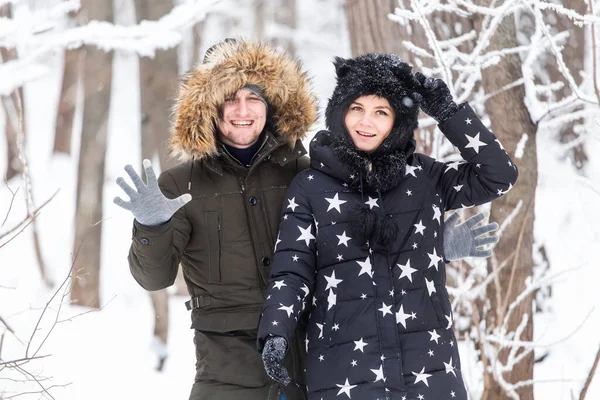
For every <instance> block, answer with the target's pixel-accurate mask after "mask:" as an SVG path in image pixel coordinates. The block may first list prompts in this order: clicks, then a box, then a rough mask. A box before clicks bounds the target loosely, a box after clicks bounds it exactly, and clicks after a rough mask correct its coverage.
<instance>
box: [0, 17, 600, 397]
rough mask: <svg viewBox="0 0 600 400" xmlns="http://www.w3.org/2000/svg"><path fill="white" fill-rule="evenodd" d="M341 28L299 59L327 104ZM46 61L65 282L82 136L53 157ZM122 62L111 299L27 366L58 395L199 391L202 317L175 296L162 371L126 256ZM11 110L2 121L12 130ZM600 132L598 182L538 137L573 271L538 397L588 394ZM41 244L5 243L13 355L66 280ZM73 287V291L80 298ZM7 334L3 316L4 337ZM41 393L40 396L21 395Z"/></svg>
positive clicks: (599, 136) (125, 73)
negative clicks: (197, 337) (194, 318)
mask: <svg viewBox="0 0 600 400" xmlns="http://www.w3.org/2000/svg"><path fill="white" fill-rule="evenodd" d="M306 12H307V13H308V11H306ZM340 26H343V25H340ZM241 33H242V34H243V32H241ZM330 34H331V33H330ZM334 36H335V35H334ZM328 37H329V36H328ZM332 37H333V36H332ZM336 37H337V38H338V41H337V42H335V41H320V42H317V41H314V42H313V43H312V44H311V47H306V48H300V49H299V56H300V58H301V59H303V60H304V64H305V66H306V67H307V68H309V70H310V72H311V74H312V75H313V76H315V79H314V86H315V89H316V91H317V93H318V94H319V96H320V98H321V105H322V106H324V105H325V103H326V101H327V97H328V96H329V94H330V93H331V90H332V89H333V85H334V78H333V76H334V73H333V72H334V71H333V67H332V65H331V60H332V59H333V56H334V55H341V56H347V55H348V53H349V48H348V43H347V38H346V37H345V36H344V34H343V32H340V35H337V36H336ZM214 40H217V38H215V39H214ZM208 41H209V42H210V40H208ZM45 62H46V63H47V64H48V65H53V66H55V67H56V68H52V71H53V72H52V73H51V74H49V75H47V76H45V77H44V78H43V79H39V80H37V81H35V82H32V83H30V84H28V85H27V86H26V87H25V98H24V101H25V105H26V110H27V114H26V117H27V134H28V139H27V154H28V158H29V162H30V169H31V171H30V172H31V177H32V180H33V185H34V196H35V200H36V203H37V204H38V205H39V204H41V203H42V202H43V201H44V200H46V199H47V198H48V197H49V196H51V195H52V194H53V193H54V192H55V191H56V190H57V189H60V191H59V193H58V195H57V196H56V198H55V199H54V200H53V201H52V202H51V203H50V204H48V206H47V207H46V208H44V209H43V211H42V213H41V215H40V216H39V218H38V226H39V234H40V237H41V239H42V251H43V255H44V259H45V261H46V264H47V266H48V270H49V275H50V277H51V278H52V279H53V281H54V282H55V283H57V285H58V284H60V283H61V282H62V281H63V280H64V279H65V278H66V276H67V274H68V271H69V268H70V265H71V257H72V252H73V249H72V247H73V224H74V220H73V216H74V201H75V188H76V180H75V179H76V176H75V175H76V171H77V156H76V154H77V151H76V150H77V148H78V143H77V141H75V142H74V143H73V148H74V149H75V151H74V152H73V154H75V156H74V157H72V158H68V157H58V158H56V157H55V158H53V157H52V154H51V153H52V152H51V149H52V140H53V133H54V124H55V121H54V119H55V109H56V102H57V98H58V94H59V90H60V66H61V56H60V55H54V56H52V57H48V59H47V60H45ZM114 71H115V74H114V81H113V96H112V103H111V114H110V121H109V142H108V153H107V164H106V182H105V189H104V199H105V201H104V218H105V219H104V221H103V222H102V229H103V237H102V240H103V252H102V269H101V303H102V305H103V308H102V309H101V310H99V311H92V312H88V310H86V309H81V308H80V307H73V306H69V305H66V304H65V305H63V306H62V308H61V310H60V313H59V315H58V320H59V321H60V322H59V323H58V324H56V326H55V327H54V330H53V331H52V333H51V334H50V335H49V337H48V340H47V341H45V342H44V343H43V346H42V349H41V350H40V351H39V353H38V354H37V356H45V355H48V357H46V358H43V359H41V360H37V361H34V362H32V363H30V364H28V368H27V369H28V371H30V372H35V373H36V375H39V376H45V377H49V378H50V380H49V381H46V382H45V386H46V387H49V386H52V385H67V386H65V387H55V388H53V389H52V391H51V393H52V394H53V396H54V398H56V399H61V400H71V399H72V400H80V399H86V400H96V399H98V400H100V399H102V400H104V399H107V398H109V399H128V398H146V399H163V398H172V399H182V398H187V396H188V393H189V390H190V388H191V384H192V382H193V377H194V362H195V358H194V349H193V344H192V332H191V330H190V329H189V325H190V321H189V313H188V312H187V311H186V310H185V307H184V305H183V302H184V301H185V300H187V299H186V298H183V297H178V296H171V298H170V316H169V318H170V331H169V343H168V354H169V357H168V359H167V362H166V365H165V368H164V370H163V372H161V373H158V372H156V371H155V366H156V356H155V353H154V350H153V343H152V327H153V318H154V316H153V311H152V307H151V303H150V298H149V296H148V295H147V293H146V292H145V291H144V290H143V289H141V288H140V287H139V286H138V285H137V284H136V283H135V281H134V280H133V278H132V277H131V275H130V273H129V270H128V265H127V260H126V256H127V251H128V247H129V243H130V232H131V221H132V218H131V216H130V215H129V213H128V212H126V211H124V210H122V209H120V208H118V207H117V206H115V205H114V204H113V203H112V198H113V197H114V196H115V195H117V194H119V192H120V188H119V187H118V186H117V185H116V184H115V179H116V178H117V176H120V175H123V169H122V168H123V166H124V165H125V164H128V163H131V164H132V165H134V166H138V165H140V151H139V145H138V143H139V126H138V125H137V119H138V118H137V116H136V114H137V112H138V111H137V110H138V109H139V98H138V97H137V83H136V82H137V58H136V57H135V56H132V55H128V54H123V53H117V54H116V56H115V61H114ZM0 114H1V113H0ZM1 118H3V117H2V116H0V126H3V121H2V119H1ZM599 132H600V126H597V125H596V126H593V125H591V126H590V133H589V137H588V140H587V145H588V154H589V155H590V162H589V166H588V170H587V176H588V177H590V178H589V180H588V178H581V177H579V175H577V173H575V172H574V170H573V168H572V167H571V166H569V165H568V163H565V162H564V161H560V160H559V159H558V157H557V156H556V153H557V150H556V145H555V143H554V142H553V141H552V140H550V139H549V138H547V137H542V136H540V137H538V160H539V184H538V189H537V198H536V219H535V234H536V239H537V241H538V242H542V243H544V244H545V247H546V250H547V253H548V258H549V261H550V264H551V269H552V273H558V272H560V271H564V272H565V273H564V274H563V275H560V276H559V277H557V278H556V281H555V283H554V285H553V288H552V300H551V303H550V306H551V307H550V308H551V312H550V313H547V314H544V315H539V316H536V325H535V336H536V342H537V343H539V347H538V348H536V355H537V356H541V355H543V354H545V353H548V356H547V357H546V358H545V360H544V361H543V362H542V363H538V364H536V368H535V379H536V381H538V383H536V385H535V393H536V398H539V399H544V400H546V399H552V400H562V399H565V400H567V399H571V392H573V393H574V394H575V397H578V396H579V391H580V389H581V387H582V385H583V381H584V379H585V377H586V376H587V373H588V370H589V368H590V367H591V365H592V361H593V358H594V356H595V354H596V351H597V350H598V348H599V346H600V333H599V332H600V295H599V294H598V282H600V266H599V265H598V262H597V260H596V259H597V251H598V249H599V248H600V247H599V246H600V208H599V207H597V204H599V200H600V158H599V157H598V156H597V155H598V154H600V133H599ZM75 136H76V135H75ZM5 150H6V149H5V143H4V142H3V141H0V169H1V170H4V169H5V164H6V156H5V154H6V152H5ZM524 157H527V155H526V154H525V155H524ZM8 187H10V188H11V189H12V190H13V191H14V190H16V189H17V188H19V192H18V194H17V196H16V198H15V202H14V204H13V205H12V209H11V211H10V214H9V215H8V220H7V221H6V222H5V223H4V225H3V227H2V228H0V232H3V231H4V230H5V229H7V228H8V227H11V226H14V225H15V224H16V223H17V222H18V221H20V220H21V219H22V218H23V217H24V215H25V205H24V187H23V184H22V182H21V180H20V179H13V180H12V181H11V182H9V183H8ZM8 187H7V186H6V185H4V184H2V185H1V187H0V219H1V220H4V216H5V215H6V213H7V211H8V209H9V202H10V199H11V194H10V191H9V189H8ZM32 243H33V242H32V234H31V229H30V228H28V229H26V230H25V231H24V232H23V234H21V235H20V236H18V237H17V238H16V239H15V240H14V241H12V242H11V243H10V244H9V245H7V246H5V247H3V248H1V249H0V317H2V318H4V320H6V321H7V322H8V323H9V324H10V327H11V328H12V329H14V331H15V332H16V337H17V338H18V340H17V339H15V337H14V336H13V335H11V334H9V333H8V332H5V335H4V342H3V346H2V349H1V350H2V351H1V353H0V354H1V357H2V358H3V359H4V360H10V359H15V358H20V357H23V356H24V354H25V353H24V352H25V348H26V346H27V343H28V341H29V340H30V337H31V335H32V332H33V329H34V327H35V324H36V322H37V320H38V318H39V316H40V313H41V310H42V309H43V307H44V305H45V304H46V302H47V301H48V300H49V299H50V298H51V296H52V294H53V293H54V291H55V290H56V287H55V288H52V289H48V288H46V287H44V285H43V284H42V283H41V280H40V274H39V270H38V266H37V262H36V258H35V253H34V251H33V244H32ZM62 293H63V292H62V291H61V292H60V293H59V294H60V295H62ZM66 296H67V298H66V300H68V294H67V295H66ZM59 302H60V298H58V299H55V300H54V301H53V302H52V304H51V306H50V308H49V310H48V311H47V314H46V316H45V317H44V319H43V321H42V324H41V326H40V329H39V330H38V331H37V332H36V333H35V337H34V340H33V342H32V345H31V350H30V353H29V355H32V354H33V351H34V350H35V349H37V347H38V346H39V345H40V343H41V341H42V340H43V339H44V338H45V337H46V334H47V333H48V329H49V328H50V327H51V326H52V325H53V322H54V320H55V318H56V315H57V310H58V304H59ZM65 302H66V301H65ZM3 331H4V328H3V327H2V325H0V335H1V334H2V332H3ZM464 356H466V354H465V355H464ZM464 356H463V358H464ZM470 364H472V362H470V361H467V360H463V366H464V367H465V369H466V371H465V374H467V375H469V374H470V373H471V374H472V375H471V376H469V377H468V379H467V381H468V382H474V381H475V379H476V376H474V374H475V373H474V372H472V371H470V370H469V368H468V366H469V365H470ZM596 375H597V376H596V379H595V381H594V382H593V383H592V386H591V388H590V391H589V393H588V397H587V398H588V399H600V376H598V375H600V372H597V374H596ZM9 378H12V379H21V380H22V379H24V377H23V376H22V375H20V374H18V373H16V372H8V371H6V370H0V393H2V392H3V391H5V390H6V393H5V396H10V395H11V394H15V393H18V392H23V391H32V390H33V391H35V390H39V389H36V386H35V385H31V384H29V385H24V384H20V383H18V382H16V381H13V380H10V379H9ZM117 388H118V389H117ZM29 398H31V399H34V398H40V396H39V395H34V394H32V395H23V396H20V397H19V399H29Z"/></svg>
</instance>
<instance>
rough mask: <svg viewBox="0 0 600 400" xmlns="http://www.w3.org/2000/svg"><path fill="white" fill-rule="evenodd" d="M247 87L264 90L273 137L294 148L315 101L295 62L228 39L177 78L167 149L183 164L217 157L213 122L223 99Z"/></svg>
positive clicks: (308, 124)
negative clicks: (256, 87) (192, 160)
mask: <svg viewBox="0 0 600 400" xmlns="http://www.w3.org/2000/svg"><path fill="white" fill-rule="evenodd" d="M246 85H256V86H258V87H260V88H261V89H263V90H264V93H263V97H264V98H265V100H266V101H267V103H268V105H269V117H270V121H268V122H267V124H269V122H271V123H272V125H273V126H272V130H273V134H274V135H275V137H277V138H278V139H279V140H281V141H283V142H285V143H287V144H288V145H289V146H290V147H291V148H294V146H295V143H296V141H297V140H299V139H303V138H304V137H305V135H306V132H307V131H308V130H309V129H310V127H311V126H312V125H313V123H314V122H315V121H316V119H317V107H318V105H317V99H316V97H315V96H314V95H313V93H312V92H311V87H310V86H311V83H310V79H309V78H308V76H307V74H306V72H304V71H302V66H301V64H300V62H299V61H298V60H295V59H293V58H291V57H290V56H289V55H288V54H286V53H283V52H280V51H278V50H276V49H273V48H271V47H269V46H268V45H266V44H263V43H258V42H248V41H241V40H239V41H226V42H222V43H219V44H218V45H216V46H214V48H213V49H212V50H211V52H210V54H207V56H206V59H205V62H204V63H202V64H198V65H197V66H196V67H195V68H194V69H193V70H191V71H190V72H188V73H187V74H186V75H185V76H184V77H183V79H182V80H181V83H180V86H179V94H178V98H177V101H176V103H175V106H174V110H173V111H174V115H175V121H174V124H173V128H172V132H171V139H170V147H171V152H172V154H173V155H174V156H176V157H177V158H179V160H181V161H187V160H190V159H192V158H194V159H203V158H205V157H210V156H213V155H216V154H217V152H218V151H217V139H216V136H215V126H216V125H215V122H216V121H217V119H218V118H219V109H220V107H221V105H222V104H223V103H224V101H225V99H226V98H227V97H229V96H231V95H232V94H234V93H236V92H237V91H238V90H239V89H240V88H242V87H244V86H246Z"/></svg>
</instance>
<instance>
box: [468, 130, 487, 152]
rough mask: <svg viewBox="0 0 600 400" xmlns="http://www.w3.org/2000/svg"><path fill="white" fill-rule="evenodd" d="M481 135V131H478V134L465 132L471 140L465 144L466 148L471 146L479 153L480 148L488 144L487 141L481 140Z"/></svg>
mask: <svg viewBox="0 0 600 400" xmlns="http://www.w3.org/2000/svg"><path fill="white" fill-rule="evenodd" d="M479 135H480V132H477V135H475V136H469V135H467V134H465V136H466V137H467V140H468V141H469V144H467V145H466V146H465V149H468V148H471V149H473V150H475V153H477V154H479V148H480V147H483V146H487V144H486V143H484V142H482V141H480V140H479Z"/></svg>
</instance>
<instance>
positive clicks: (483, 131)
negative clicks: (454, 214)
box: [406, 104, 518, 210]
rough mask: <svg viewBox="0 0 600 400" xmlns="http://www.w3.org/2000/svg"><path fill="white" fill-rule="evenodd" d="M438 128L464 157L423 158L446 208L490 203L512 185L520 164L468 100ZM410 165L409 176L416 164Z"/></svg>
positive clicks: (426, 170)
mask: <svg viewBox="0 0 600 400" xmlns="http://www.w3.org/2000/svg"><path fill="white" fill-rule="evenodd" d="M439 128H440V130H441V131H442V132H443V133H444V135H445V136H446V138H448V140H450V142H451V143H452V144H453V145H454V146H456V147H457V148H458V149H459V151H460V154H461V156H462V158H463V160H461V161H454V162H445V163H442V162H438V161H435V160H434V159H432V158H430V157H426V156H423V157H422V158H421V160H422V161H423V168H424V169H425V172H427V173H428V175H429V176H430V177H431V178H432V179H433V181H434V183H435V185H436V188H437V190H438V191H440V192H441V195H443V201H444V209H445V210H452V209H456V208H461V207H472V206H477V205H481V204H484V203H488V202H490V201H492V200H494V199H497V198H498V197H500V196H502V195H504V194H506V193H507V192H508V191H509V190H510V189H511V188H512V187H513V185H514V184H515V183H516V181H517V176H518V171H517V166H516V165H515V163H513V162H512V160H511V159H510V157H509V156H508V153H507V152H506V151H505V150H504V147H503V146H502V144H501V143H500V142H499V141H498V139H496V136H494V134H493V133H492V132H490V131H489V130H488V129H487V128H486V127H485V125H483V123H482V122H481V121H480V120H479V118H478V117H477V115H476V114H475V112H474V111H473V109H472V108H471V107H470V106H469V105H468V104H465V105H464V106H462V107H461V108H460V109H459V110H458V111H457V112H456V114H454V115H453V116H452V117H450V118H449V119H448V120H446V121H445V122H443V123H442V124H440V126H439ZM407 168H408V169H407V174H406V175H407V176H408V174H409V173H410V172H411V170H410V168H413V166H407Z"/></svg>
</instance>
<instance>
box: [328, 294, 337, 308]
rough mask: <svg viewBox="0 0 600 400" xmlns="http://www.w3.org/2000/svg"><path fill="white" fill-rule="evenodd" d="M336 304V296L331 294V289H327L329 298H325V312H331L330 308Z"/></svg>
mask: <svg viewBox="0 0 600 400" xmlns="http://www.w3.org/2000/svg"><path fill="white" fill-rule="evenodd" d="M336 302H337V295H336V294H335V293H333V289H329V296H327V311H329V310H331V307H333V306H335V304H336Z"/></svg>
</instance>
